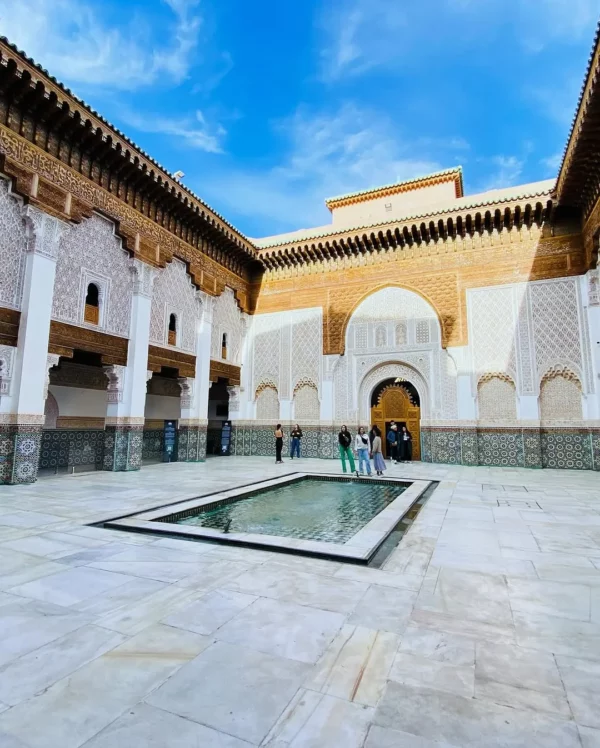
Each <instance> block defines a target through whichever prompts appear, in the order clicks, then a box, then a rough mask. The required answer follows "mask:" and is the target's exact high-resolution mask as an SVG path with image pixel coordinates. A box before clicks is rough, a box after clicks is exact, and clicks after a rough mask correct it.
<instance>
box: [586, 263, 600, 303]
mask: <svg viewBox="0 0 600 748" xmlns="http://www.w3.org/2000/svg"><path fill="white" fill-rule="evenodd" d="M588 303H589V305H590V306H600V270H598V269H596V270H590V272H589V273H588Z"/></svg>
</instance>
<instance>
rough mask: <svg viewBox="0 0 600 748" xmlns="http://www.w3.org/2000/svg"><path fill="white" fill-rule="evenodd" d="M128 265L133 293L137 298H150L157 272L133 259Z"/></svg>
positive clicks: (150, 266)
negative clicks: (131, 276) (131, 277)
mask: <svg viewBox="0 0 600 748" xmlns="http://www.w3.org/2000/svg"><path fill="white" fill-rule="evenodd" d="M129 263H130V264H129V268H130V270H131V273H132V275H133V293H134V294H136V295H138V296H145V297H146V298H148V299H150V298H152V288H153V286H154V280H155V278H156V276H157V274H158V270H157V269H156V268H154V267H152V265H148V264H147V263H145V262H142V261H141V260H137V259H135V258H132V259H131V260H130V261H129Z"/></svg>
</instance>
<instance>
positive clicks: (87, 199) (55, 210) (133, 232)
mask: <svg viewBox="0 0 600 748" xmlns="http://www.w3.org/2000/svg"><path fill="white" fill-rule="evenodd" d="M0 168H1V169H2V171H4V173H6V174H7V175H8V176H10V177H12V180H13V186H14V191H15V192H17V193H18V194H20V195H21V196H22V197H24V198H25V199H26V200H27V201H28V202H29V203H31V204H34V205H37V206H39V207H40V208H41V209H42V210H44V211H46V212H47V213H50V214H51V215H54V216H57V217H58V218H62V219H63V220H69V221H73V222H79V221H81V220H83V219H84V218H86V217H89V216H90V215H91V214H92V212H93V211H94V210H96V211H98V212H100V213H102V214H103V215H105V216H107V217H109V218H110V219H111V220H113V221H115V223H116V224H117V234H118V235H119V236H120V237H121V239H122V240H123V245H124V246H125V248H126V249H127V251H128V252H129V253H130V254H131V255H132V256H134V257H136V258H138V259H140V260H142V261H143V262H147V263H149V264H150V265H154V266H157V267H165V266H166V264H167V263H168V262H170V261H171V260H172V259H173V257H177V258H179V259H180V260H183V261H184V262H185V263H186V264H187V265H188V269H189V273H190V276H191V279H192V282H193V283H194V284H195V285H196V286H197V287H198V288H200V289H202V290H203V291H205V292H206V293H208V294H210V295H211V296H220V295H221V293H223V291H224V290H225V287H226V286H229V287H230V288H232V289H233V290H234V292H235V296H236V299H237V301H238V303H239V304H240V308H241V309H242V311H245V312H251V311H252V306H253V302H252V299H251V298H250V294H249V292H248V288H249V287H248V282H247V280H246V279H244V278H242V277H240V276H239V275H236V274H235V273H233V272H231V271H230V270H228V269H227V268H225V267H223V266H222V265H220V264H219V263H218V262H215V261H214V260H212V259H211V258H210V257H208V255H206V254H203V253H202V251H200V250H199V249H198V248H197V247H195V246H192V245H191V244H189V243H187V242H185V241H183V240H182V239H180V238H179V237H177V236H175V235H174V234H173V233H171V232H170V231H168V230H167V229H165V228H163V227H162V226H160V225H159V224H157V223H156V222H155V221H153V220H151V219H150V218H147V217H145V216H144V215H143V214H142V213H140V212H139V211H137V210H135V209H134V208H132V207H131V206H129V205H127V203H125V202H123V200H121V199H119V198H118V197H116V196H115V195H114V194H112V193H111V192H109V191H108V190H106V189H104V188H103V187H100V186H99V185H97V184H95V183H94V182H92V181H91V180H90V179H87V178H86V177H84V176H83V175H81V174H79V173H78V172H76V171H75V170H74V169H71V168H69V167H68V166H67V165H66V164H65V163H63V162H62V161H60V160H59V159H57V158H55V157H54V156H51V155H50V154H48V153H46V152H45V151H43V150H42V149H41V148H38V147H37V146H36V145H34V144H32V143H30V142H29V141H27V140H25V138H22V137H21V136H20V135H17V133H15V132H13V131H12V130H11V129H9V128H8V127H6V126H5V125H3V124H1V123H0Z"/></svg>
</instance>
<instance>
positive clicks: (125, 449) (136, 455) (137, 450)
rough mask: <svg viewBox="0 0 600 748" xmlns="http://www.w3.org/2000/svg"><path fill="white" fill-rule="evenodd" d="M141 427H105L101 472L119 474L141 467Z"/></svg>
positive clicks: (142, 438)
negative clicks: (106, 471) (107, 471)
mask: <svg viewBox="0 0 600 748" xmlns="http://www.w3.org/2000/svg"><path fill="white" fill-rule="evenodd" d="M143 441H144V427H143V426H141V425H140V426H137V425H136V426H106V427H105V429H104V461H103V466H102V467H103V470H109V471H111V472H121V471H127V470H139V469H140V468H141V466H142V445H143Z"/></svg>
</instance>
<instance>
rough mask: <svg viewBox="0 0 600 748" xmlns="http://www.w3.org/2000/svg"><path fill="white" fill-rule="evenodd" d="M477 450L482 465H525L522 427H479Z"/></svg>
mask: <svg viewBox="0 0 600 748" xmlns="http://www.w3.org/2000/svg"><path fill="white" fill-rule="evenodd" d="M477 452H478V456H479V464H480V465H488V466H496V467H523V466H524V462H525V460H524V454H523V432H522V430H521V429H494V430H487V429H478V430H477Z"/></svg>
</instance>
